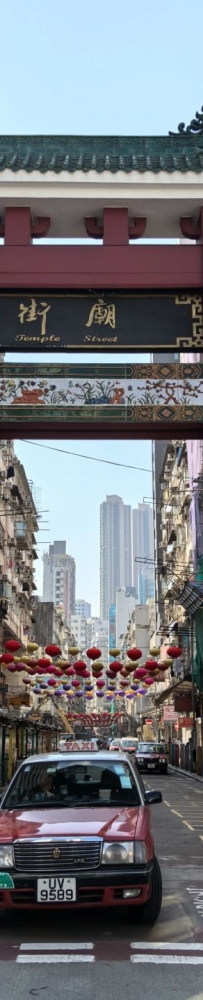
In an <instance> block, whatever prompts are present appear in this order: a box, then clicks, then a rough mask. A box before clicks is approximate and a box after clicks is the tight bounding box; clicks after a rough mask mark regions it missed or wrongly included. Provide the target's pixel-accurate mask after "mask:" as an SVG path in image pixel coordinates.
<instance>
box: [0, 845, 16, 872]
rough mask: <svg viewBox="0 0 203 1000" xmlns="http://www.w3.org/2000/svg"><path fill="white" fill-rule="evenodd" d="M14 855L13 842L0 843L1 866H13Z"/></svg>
mask: <svg viewBox="0 0 203 1000" xmlns="http://www.w3.org/2000/svg"><path fill="white" fill-rule="evenodd" d="M13 866H14V855H13V845H12V844H0V868H13Z"/></svg>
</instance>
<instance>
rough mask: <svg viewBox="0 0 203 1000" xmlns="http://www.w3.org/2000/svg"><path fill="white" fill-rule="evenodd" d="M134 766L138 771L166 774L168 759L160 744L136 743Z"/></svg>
mask: <svg viewBox="0 0 203 1000" xmlns="http://www.w3.org/2000/svg"><path fill="white" fill-rule="evenodd" d="M136 765H137V767H138V768H139V771H159V774H168V757H167V753H166V751H165V750H164V747H163V744H162V743H152V742H151V743H138V745H137V749H136Z"/></svg>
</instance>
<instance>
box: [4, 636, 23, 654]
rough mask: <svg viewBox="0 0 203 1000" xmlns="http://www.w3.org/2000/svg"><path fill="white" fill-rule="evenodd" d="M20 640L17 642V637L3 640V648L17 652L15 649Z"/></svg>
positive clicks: (18, 645) (19, 644)
mask: <svg viewBox="0 0 203 1000" xmlns="http://www.w3.org/2000/svg"><path fill="white" fill-rule="evenodd" d="M20 647H21V642H17V639H8V640H7V642H5V649H8V652H9V653H17V649H20Z"/></svg>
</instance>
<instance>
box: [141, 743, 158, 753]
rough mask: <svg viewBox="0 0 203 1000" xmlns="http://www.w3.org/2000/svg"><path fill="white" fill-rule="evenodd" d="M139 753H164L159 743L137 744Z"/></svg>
mask: <svg viewBox="0 0 203 1000" xmlns="http://www.w3.org/2000/svg"><path fill="white" fill-rule="evenodd" d="M137 749H138V752H139V753H164V749H163V746H162V744H161V743H138V748H137Z"/></svg>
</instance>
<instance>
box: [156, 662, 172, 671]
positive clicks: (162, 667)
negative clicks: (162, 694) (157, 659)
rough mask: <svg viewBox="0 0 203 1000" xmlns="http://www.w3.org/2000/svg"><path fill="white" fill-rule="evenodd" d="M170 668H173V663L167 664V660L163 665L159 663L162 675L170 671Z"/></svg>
mask: <svg viewBox="0 0 203 1000" xmlns="http://www.w3.org/2000/svg"><path fill="white" fill-rule="evenodd" d="M169 667H171V663H167V661H166V660H163V661H162V663H159V671H160V670H161V672H162V673H164V671H165V670H168V669H169Z"/></svg>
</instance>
